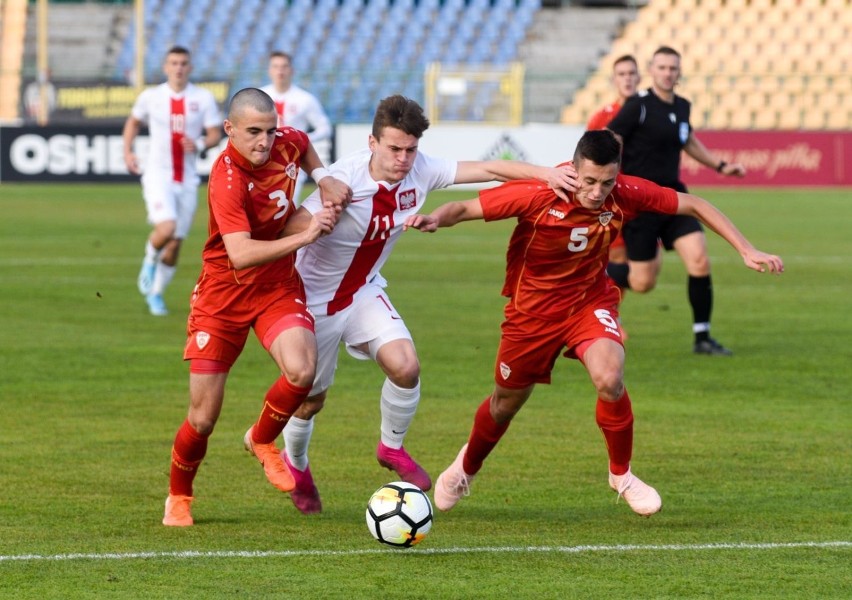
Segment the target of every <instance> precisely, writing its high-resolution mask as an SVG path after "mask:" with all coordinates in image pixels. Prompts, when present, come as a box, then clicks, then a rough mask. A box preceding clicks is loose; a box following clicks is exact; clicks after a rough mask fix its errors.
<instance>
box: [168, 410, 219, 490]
mask: <svg viewBox="0 0 852 600" xmlns="http://www.w3.org/2000/svg"><path fill="white" fill-rule="evenodd" d="M209 437H210V436H209V434H208V435H201V434H200V433H198V432H197V431H195V429H193V428H192V426H191V425H190V424H189V421H184V422H183V425H181V426H180V429H178V432H177V435H175V442H174V445H173V446H172V466H171V470H170V472H169V493H170V494H172V495H174V496H192V481H193V479H195V473H196V472H197V471H198V465H200V464H201V461H202V460H203V459H204V455H205V454H207V438H209Z"/></svg>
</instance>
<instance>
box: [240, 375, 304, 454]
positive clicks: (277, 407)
mask: <svg viewBox="0 0 852 600" xmlns="http://www.w3.org/2000/svg"><path fill="white" fill-rule="evenodd" d="M310 391H311V388H309V387H298V386H295V385H293V384H292V383H290V382H289V381H288V380H287V378H286V377H285V376H284V375H282V376H281V377H279V378H278V379H277V380H276V382H275V383H274V384H272V387H271V388H269V391H268V392H266V398H265V399H264V403H263V411H262V412H261V413H260V417H259V418H258V419H257V423H255V425H254V431H253V432H252V439H253V440H254V441H255V442H257V443H258V444H271V443H272V442H274V441H275V438H277V437H278V435H279V434H280V433H281V432H282V431H284V426H285V425H286V424H287V421H289V420H290V415H292V414H293V413H294V412H295V411H296V409H297V408H299V406H301V405H302V402H304V401H305V398H307V397H308V393H309V392H310Z"/></svg>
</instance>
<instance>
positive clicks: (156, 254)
mask: <svg viewBox="0 0 852 600" xmlns="http://www.w3.org/2000/svg"><path fill="white" fill-rule="evenodd" d="M158 258H160V251H159V250H157V249H156V248H154V246H153V245H151V240H148V241H147V242H145V262H149V263H152V262H157V259H158Z"/></svg>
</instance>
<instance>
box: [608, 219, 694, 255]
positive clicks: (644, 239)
mask: <svg viewBox="0 0 852 600" xmlns="http://www.w3.org/2000/svg"><path fill="white" fill-rule="evenodd" d="M696 231H704V229H703V228H702V227H701V223H699V221H698V219H696V218H695V217H690V216H687V215H661V214H659V213H639V216H637V217H636V218H635V219H633V220H632V221H628V222H627V224H626V225H625V226H624V229H623V230H622V235H623V236H624V243H625V245H626V246H627V258H628V259H629V260H634V261H648V260H653V259H654V258H655V257H656V256H657V246H658V245H659V242H662V243H663V247H664V248H665V249H666V250H671V249H672V248H673V247H674V242H675V240H676V239H678V238H679V237H683V236H685V235H687V234H689V233H693V232H696Z"/></svg>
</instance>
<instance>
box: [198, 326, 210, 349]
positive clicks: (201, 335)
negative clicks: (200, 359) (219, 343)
mask: <svg viewBox="0 0 852 600" xmlns="http://www.w3.org/2000/svg"><path fill="white" fill-rule="evenodd" d="M209 341H210V334H209V333H207V332H205V331H199V332H198V333H196V334H195V344H196V345H197V346H198V349H199V350H204V346H206V345H207V342H209Z"/></svg>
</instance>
